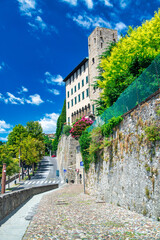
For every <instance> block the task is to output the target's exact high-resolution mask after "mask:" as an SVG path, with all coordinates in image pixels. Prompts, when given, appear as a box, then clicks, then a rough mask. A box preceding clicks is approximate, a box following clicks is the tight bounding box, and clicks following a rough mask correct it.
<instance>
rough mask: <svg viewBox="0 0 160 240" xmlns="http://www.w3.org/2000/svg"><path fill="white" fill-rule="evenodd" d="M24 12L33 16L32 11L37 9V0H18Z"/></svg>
mask: <svg viewBox="0 0 160 240" xmlns="http://www.w3.org/2000/svg"><path fill="white" fill-rule="evenodd" d="M17 1H18V2H19V5H20V7H19V8H20V11H21V13H22V14H24V15H27V16H29V17H32V12H33V11H35V10H36V1H35V0H17Z"/></svg>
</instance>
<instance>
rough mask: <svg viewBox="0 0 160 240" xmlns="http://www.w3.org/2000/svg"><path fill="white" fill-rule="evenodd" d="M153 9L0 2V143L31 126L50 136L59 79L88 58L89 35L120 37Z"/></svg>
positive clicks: (122, 2)
mask: <svg viewBox="0 0 160 240" xmlns="http://www.w3.org/2000/svg"><path fill="white" fill-rule="evenodd" d="M158 7H160V0H149V1H147V0H1V1H0V140H2V141H5V140H6V137H7V135H8V133H9V132H10V131H11V130H12V129H13V127H14V126H15V125H16V124H19V123H20V124H22V125H26V123H27V122H28V121H32V120H33V121H39V122H40V123H41V125H42V127H43V130H44V132H45V133H52V132H55V129H56V120H57V118H58V116H59V114H60V112H61V109H62V106H63V102H64V99H65V86H64V84H63V78H65V77H66V76H67V75H68V74H69V73H70V72H71V71H72V70H73V68H74V67H76V66H77V64H79V63H80V62H81V61H82V60H83V59H84V58H85V57H86V56H88V46H87V38H88V36H89V35H90V33H91V32H92V31H93V29H94V28H95V27H96V26H101V27H107V28H112V29H117V30H118V34H119V35H120V34H121V33H123V34H125V33H126V30H127V28H128V26H129V25H130V26H133V27H136V26H139V25H141V24H142V22H143V21H145V20H146V19H148V20H149V19H151V18H152V17H153V16H154V12H155V11H158Z"/></svg>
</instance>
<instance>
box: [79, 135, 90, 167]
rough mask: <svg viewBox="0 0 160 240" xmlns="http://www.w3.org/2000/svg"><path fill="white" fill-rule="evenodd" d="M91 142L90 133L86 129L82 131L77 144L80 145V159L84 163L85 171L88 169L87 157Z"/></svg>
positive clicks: (88, 160)
mask: <svg viewBox="0 0 160 240" xmlns="http://www.w3.org/2000/svg"><path fill="white" fill-rule="evenodd" d="M90 142H91V134H90V133H88V132H87V130H85V131H83V132H82V135H81V137H80V138H79V144H80V146H81V153H82V160H83V163H84V168H85V171H86V172H87V171H88V170H89V165H90V162H91V161H90V158H89V146H90Z"/></svg>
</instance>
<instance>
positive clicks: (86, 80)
mask: <svg viewBox="0 0 160 240" xmlns="http://www.w3.org/2000/svg"><path fill="white" fill-rule="evenodd" d="M87 83H88V76H87V77H86V84H87Z"/></svg>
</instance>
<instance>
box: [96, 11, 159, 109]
mask: <svg viewBox="0 0 160 240" xmlns="http://www.w3.org/2000/svg"><path fill="white" fill-rule="evenodd" d="M159 35H160V10H159V12H158V13H155V16H154V18H152V19H151V20H150V21H146V22H145V23H144V24H142V26H140V27H138V28H135V29H132V28H131V27H130V28H129V30H128V33H127V35H126V36H125V37H124V38H121V39H120V40H119V42H118V43H116V45H115V46H113V48H112V49H111V51H110V53H108V54H106V56H105V54H104V57H102V59H101V63H100V75H99V78H98V80H97V84H98V86H99V87H100V88H101V89H102V94H101V99H102V101H101V102H102V103H103V105H102V107H104V106H105V107H106V108H107V107H109V106H111V105H112V104H113V103H114V102H115V101H116V100H117V98H118V97H119V96H120V94H121V93H122V92H123V91H124V90H125V89H126V88H127V87H128V86H129V85H130V84H131V83H132V82H133V81H134V80H135V79H136V78H137V77H138V76H139V75H140V74H141V73H142V71H143V70H144V69H145V68H146V67H148V66H149V65H150V63H151V61H152V60H153V59H155V57H156V56H158V55H159V54H160V38H159Z"/></svg>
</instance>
